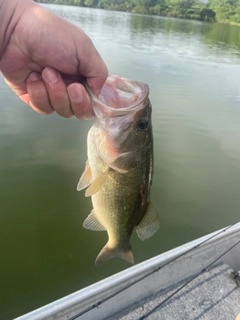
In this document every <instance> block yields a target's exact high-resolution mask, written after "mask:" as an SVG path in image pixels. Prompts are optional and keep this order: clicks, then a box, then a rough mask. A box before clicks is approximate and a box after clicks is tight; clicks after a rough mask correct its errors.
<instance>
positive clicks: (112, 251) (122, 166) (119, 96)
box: [77, 75, 160, 265]
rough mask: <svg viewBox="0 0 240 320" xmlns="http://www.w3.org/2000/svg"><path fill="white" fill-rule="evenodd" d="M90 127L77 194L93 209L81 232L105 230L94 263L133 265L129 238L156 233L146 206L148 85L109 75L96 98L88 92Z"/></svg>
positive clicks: (150, 164) (150, 151)
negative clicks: (112, 260) (120, 261)
mask: <svg viewBox="0 0 240 320" xmlns="http://www.w3.org/2000/svg"><path fill="white" fill-rule="evenodd" d="M86 89H87V91H88V94H89V96H90V99H91V102H92V107H93V113H94V123H93V125H92V127H91V129H90V130H89V132H88V137H87V146H88V147H87V155H88V159H87V161H86V165H85V170H84V172H83V174H82V176H81V178H80V180H79V183H78V185H77V190H78V191H80V190H83V189H85V188H87V189H86V191H85V196H86V197H89V196H91V200H92V205H93V209H92V211H91V213H90V214H89V215H88V217H87V218H86V219H85V220H84V223H83V227H84V228H86V229H90V230H94V231H107V234H108V242H107V244H106V245H105V246H104V247H103V249H102V250H101V251H100V253H99V254H98V256H97V258H96V261H95V264H96V265H100V264H102V263H103V262H105V261H106V260H108V259H110V258H112V257H119V258H122V259H124V260H126V261H127V262H129V263H130V264H132V265H133V264H134V256H133V252H132V248H131V243H130V240H131V236H132V234H133V231H134V230H136V233H137V235H138V237H139V238H140V239H141V240H146V239H148V238H149V237H151V236H152V235H153V234H154V233H155V232H156V231H157V230H158V228H159V225H160V223H159V217H158V214H157V212H156V210H155V209H154V207H153V205H152V204H151V202H150V189H151V185H152V176H153V134H152V123H151V113H152V106H151V103H150V100H149V98H148V95H149V87H148V85H147V84H145V83H142V82H137V81H132V80H129V79H126V78H121V77H119V76H116V75H110V76H108V78H107V80H106V82H105V84H104V86H103V88H102V90H101V93H100V95H99V97H97V96H95V95H94V94H93V93H92V92H91V90H90V89H89V88H88V87H86Z"/></svg>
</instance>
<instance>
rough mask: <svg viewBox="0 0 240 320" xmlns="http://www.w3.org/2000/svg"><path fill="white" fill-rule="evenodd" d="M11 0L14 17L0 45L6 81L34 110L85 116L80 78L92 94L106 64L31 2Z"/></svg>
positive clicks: (79, 34)
mask: <svg viewBox="0 0 240 320" xmlns="http://www.w3.org/2000/svg"><path fill="white" fill-rule="evenodd" d="M0 1H8V0H0ZM16 2H17V3H16V4H15V12H20V14H19V19H17V21H13V20H14V19H15V20H16V16H17V15H16V13H15V15H13V18H11V22H10V23H12V24H13V26H14V28H13V31H12V32H10V34H9V39H7V41H6V40H5V45H3V46H2V47H3V48H1V46H0V70H1V73H2V74H3V77H4V78H5V81H6V83H7V84H8V85H9V86H10V87H11V88H12V90H13V91H14V92H15V93H16V94H17V95H18V96H19V97H20V98H21V99H22V100H23V101H24V102H26V103H27V104H29V105H30V106H31V107H32V108H33V109H34V110H35V111H37V112H39V113H42V114H50V113H52V112H54V111H56V112H57V113H58V114H59V115H61V116H62V117H65V118H69V117H71V116H73V115H75V116H76V117H77V118H79V119H85V118H89V117H91V116H92V108H91V103H90V99H89V96H88V94H87V92H86V90H85V89H84V87H83V86H82V85H81V83H80V82H81V81H82V80H84V79H86V80H87V83H88V85H89V87H90V88H91V90H92V91H93V92H94V93H95V94H97V95H98V94H99V92H100V90H101V87H102V86H103V84H104V82H105V80H106V78H107V68H106V66H105V64H104V62H103V61H102V58H101V57H100V55H99V54H98V52H97V50H96V49H95V47H94V46H93V44H92V42H91V40H90V38H89V37H88V36H87V35H86V34H85V33H84V32H83V31H82V30H81V29H79V28H77V27H76V26H74V25H72V24H70V23H69V22H67V21H65V20H63V19H62V18H60V17H58V16H56V15H55V14H53V13H51V12H49V11H47V10H46V9H44V8H43V7H41V6H39V5H37V4H36V3H34V2H33V1H31V0H18V1H16ZM0 10H1V7H0ZM21 11H22V12H21ZM1 13H2V12H0V17H1ZM0 21H1V19H0ZM1 29H2V25H1ZM0 45H1V43H0Z"/></svg>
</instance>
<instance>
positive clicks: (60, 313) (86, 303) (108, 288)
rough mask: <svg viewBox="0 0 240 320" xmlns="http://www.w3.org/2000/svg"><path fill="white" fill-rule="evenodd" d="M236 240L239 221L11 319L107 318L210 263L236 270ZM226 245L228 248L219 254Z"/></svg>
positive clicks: (239, 263) (239, 266)
mask: <svg viewBox="0 0 240 320" xmlns="http://www.w3.org/2000/svg"><path fill="white" fill-rule="evenodd" d="M239 240H240V222H239V223H237V224H235V225H233V226H229V227H226V228H223V229H221V230H218V231H216V232H213V233H210V234H208V235H206V236H203V237H201V238H198V239H196V240H193V241H191V242H188V243H186V244H184V245H181V246H179V247H177V248H174V249H172V250H169V251H167V252H165V253H162V254H160V255H158V256H156V257H153V258H151V259H149V260H146V261H144V262H142V263H139V264H137V265H135V266H133V267H130V268H128V269H126V270H124V271H121V272H119V273H117V274H114V275H113V276H111V277H108V278H106V279H104V280H101V281H99V282H97V283H95V284H93V285H90V286H88V287H86V288H84V289H81V290H79V291H77V292H74V293H72V294H70V295H68V296H65V297H63V298H61V299H59V300H56V301H54V302H52V303H50V304H47V305H46V306H43V307H41V308H39V309H36V310H34V311H32V312H29V313H27V314H25V315H23V316H20V317H18V318H16V319H15V320H40V319H41V320H43V319H44V320H52V319H59V320H62V319H64V320H65V319H68V320H70V319H72V320H73V319H84V320H85V319H86V320H87V319H99V320H100V319H107V318H108V317H111V316H112V315H114V314H115V313H117V312H119V311H121V310H123V309H126V308H128V307H129V306H131V305H132V304H133V303H135V302H139V301H141V300H143V299H145V298H146V297H149V296H150V295H152V294H154V293H155V292H158V291H160V290H162V289H164V288H166V287H169V286H170V285H172V284H174V283H177V282H180V281H182V280H184V279H187V278H189V277H191V276H193V275H195V274H197V273H199V272H201V270H203V269H204V268H206V267H207V266H208V265H209V264H211V263H213V264H219V263H220V262H224V263H227V264H228V265H229V266H230V267H231V268H233V269H235V270H239V269H240V255H239V247H238V248H237V247H234V244H235V243H237V242H239ZM229 248H232V249H231V250H230V251H229V252H227V253H226V254H224V255H222V253H224V252H226V251H228V249H229ZM221 255H222V256H221ZM218 257H220V258H219V259H217V258H218ZM216 259H217V261H215V260H216ZM166 264H167V266H166V267H164V266H165V265H166ZM138 280H139V281H138ZM125 287H127V288H126V290H125V289H124V288H125Z"/></svg>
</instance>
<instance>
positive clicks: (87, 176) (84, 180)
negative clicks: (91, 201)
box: [77, 160, 92, 191]
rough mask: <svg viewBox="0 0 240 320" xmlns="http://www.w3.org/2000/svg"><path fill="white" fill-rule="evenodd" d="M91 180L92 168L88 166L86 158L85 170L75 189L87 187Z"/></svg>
mask: <svg viewBox="0 0 240 320" xmlns="http://www.w3.org/2000/svg"><path fill="white" fill-rule="evenodd" d="M91 182H92V170H91V168H90V166H89V162H88V160H87V161H86V165H85V170H84V172H83V174H82V175H81V178H80V180H79V182H78V185H77V191H80V190H82V189H85V188H87V187H88V186H89V185H90V184H91Z"/></svg>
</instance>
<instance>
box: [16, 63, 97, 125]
mask: <svg viewBox="0 0 240 320" xmlns="http://www.w3.org/2000/svg"><path fill="white" fill-rule="evenodd" d="M27 92H28V93H27V94H24V95H22V96H21V97H20V98H21V99H22V100H23V101H24V102H26V103H28V104H29V105H30V106H31V107H32V109H33V110H35V111H37V112H39V113H42V114H51V113H52V112H54V111H56V112H57V113H58V114H59V115H60V116H62V117H64V118H70V117H72V116H73V115H75V116H76V117H77V118H78V119H88V118H90V117H92V115H93V113H92V107H91V102H90V99H89V96H88V94H87V92H86V90H85V89H84V87H83V86H82V85H81V84H80V83H72V84H70V85H69V86H68V87H67V86H66V84H65V82H64V81H63V80H62V77H61V75H60V73H59V72H58V71H56V70H55V69H53V68H50V67H46V68H45V69H44V70H43V72H42V75H40V74H38V73H36V72H32V73H31V74H30V75H29V77H28V79H27Z"/></svg>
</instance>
